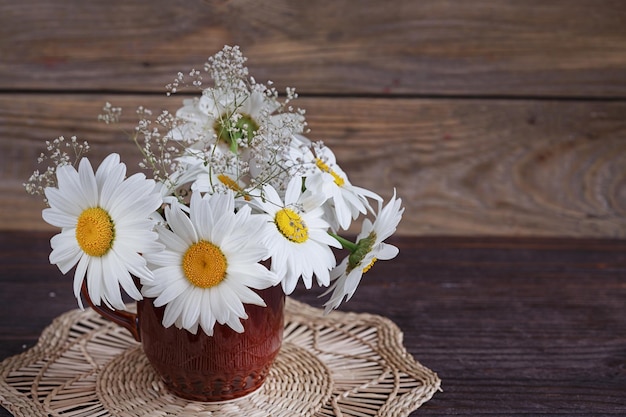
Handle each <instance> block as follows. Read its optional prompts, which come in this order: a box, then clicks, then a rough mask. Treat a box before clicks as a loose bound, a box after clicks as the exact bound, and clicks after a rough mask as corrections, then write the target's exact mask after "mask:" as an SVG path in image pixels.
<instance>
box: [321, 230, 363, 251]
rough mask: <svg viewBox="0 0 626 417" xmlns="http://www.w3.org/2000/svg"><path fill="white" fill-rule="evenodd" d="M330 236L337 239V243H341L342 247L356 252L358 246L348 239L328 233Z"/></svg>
mask: <svg viewBox="0 0 626 417" xmlns="http://www.w3.org/2000/svg"><path fill="white" fill-rule="evenodd" d="M328 234H329V235H331V236H332V237H334V238H335V239H337V241H338V242H339V243H341V246H342V247H343V248H344V249H348V250H349V251H350V252H354V251H355V250H356V249H357V244H356V243H353V242H350V241H349V240H348V239H345V238H343V237H341V236H339V235H336V234H334V233H331V232H328Z"/></svg>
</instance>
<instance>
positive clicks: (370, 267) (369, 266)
mask: <svg viewBox="0 0 626 417" xmlns="http://www.w3.org/2000/svg"><path fill="white" fill-rule="evenodd" d="M377 260H378V259H376V258H372V261H371V262H370V263H369V264H367V266H366V267H365V268H363V273H366V272H367V271H369V270H370V269H372V267H373V266H374V264H375V263H376V261H377Z"/></svg>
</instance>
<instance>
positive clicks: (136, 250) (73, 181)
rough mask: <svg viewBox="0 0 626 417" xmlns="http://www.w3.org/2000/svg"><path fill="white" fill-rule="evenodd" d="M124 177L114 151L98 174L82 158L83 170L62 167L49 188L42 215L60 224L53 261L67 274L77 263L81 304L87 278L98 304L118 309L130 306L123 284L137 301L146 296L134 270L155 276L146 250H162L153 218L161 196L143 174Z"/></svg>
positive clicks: (76, 292) (123, 167)
mask: <svg viewBox="0 0 626 417" xmlns="http://www.w3.org/2000/svg"><path fill="white" fill-rule="evenodd" d="M125 175H126V165H124V164H123V163H120V157H119V155H117V154H111V155H109V156H108V157H107V158H106V159H105V160H104V161H103V162H102V164H101V165H100V166H99V167H98V170H97V171H96V173H95V175H94V172H93V169H92V167H91V164H90V162H89V160H88V159H87V158H83V159H81V161H80V164H79V166H78V171H77V170H76V169H75V168H74V167H73V166H71V165H62V166H59V167H57V170H56V177H57V184H58V188H54V187H48V188H46V190H45V195H46V198H47V199H48V202H49V204H50V207H49V208H47V209H44V210H43V213H42V216H43V219H44V220H45V221H46V222H47V223H49V224H51V225H53V226H56V227H60V228H61V233H59V234H57V235H55V236H54V237H53V238H52V239H51V241H50V243H51V245H52V252H51V253H50V262H51V263H53V264H56V265H57V266H58V267H59V269H60V270H61V272H62V273H64V274H65V273H67V272H68V271H69V270H70V269H72V268H73V267H74V266H76V271H75V273H74V295H75V296H76V298H77V299H78V303H79V305H80V306H81V308H82V302H81V299H80V290H81V286H82V285H83V281H84V279H85V277H86V278H87V288H88V290H89V297H90V298H91V300H92V301H93V303H94V304H95V305H100V304H101V302H104V303H105V304H106V305H108V306H110V307H113V308H116V309H124V308H125V304H124V302H123V301H122V296H121V292H120V286H121V287H122V288H123V289H124V291H125V292H126V293H127V294H128V295H130V296H131V297H132V298H133V299H135V300H140V299H141V293H140V292H139V290H137V288H136V287H135V285H134V283H133V279H132V277H131V274H132V275H134V276H136V277H139V278H141V279H144V280H146V281H149V280H151V279H152V273H151V272H150V270H149V269H148V268H147V267H146V260H145V259H144V258H143V257H142V255H141V254H147V253H150V252H155V251H158V250H160V249H161V245H160V244H158V243H157V242H156V240H157V234H156V233H155V232H154V231H152V229H153V222H152V221H151V220H149V217H150V215H151V214H152V213H153V212H154V211H155V210H156V209H157V208H158V207H159V206H160V205H161V196H160V194H159V193H158V192H157V191H156V188H155V183H154V181H153V180H148V179H146V178H145V176H144V175H143V174H135V175H133V176H131V177H129V178H126V179H124V177H125Z"/></svg>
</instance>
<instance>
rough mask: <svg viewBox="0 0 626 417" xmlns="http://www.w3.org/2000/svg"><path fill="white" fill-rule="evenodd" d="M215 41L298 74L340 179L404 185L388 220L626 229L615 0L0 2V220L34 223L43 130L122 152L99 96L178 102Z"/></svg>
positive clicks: (623, 92)
mask: <svg viewBox="0 0 626 417" xmlns="http://www.w3.org/2000/svg"><path fill="white" fill-rule="evenodd" d="M224 44H230V45H240V46H241V48H242V50H243V52H244V54H245V55H246V56H248V58H249V67H250V71H251V74H252V75H254V77H255V78H256V79H257V80H259V81H265V80H268V79H271V80H273V81H274V83H275V86H276V87H277V88H279V89H281V90H282V89H284V87H285V86H291V87H296V88H297V91H298V92H299V94H300V97H301V99H299V105H300V106H301V107H304V108H306V109H307V115H308V120H309V125H310V128H311V135H310V136H311V137H312V138H314V139H323V140H324V141H325V142H326V143H327V144H329V145H330V146H331V147H333V148H334V149H335V151H336V153H337V155H338V158H339V161H340V163H341V165H342V166H343V168H344V169H345V170H346V171H347V172H348V173H349V175H350V178H351V180H352V182H354V183H357V184H360V185H363V186H366V187H368V188H371V189H374V190H375V191H377V192H379V193H380V194H382V195H384V196H385V197H388V196H389V195H390V194H391V192H392V189H393V187H396V188H397V190H398V194H399V195H400V196H401V197H402V198H403V199H404V202H405V206H406V208H407V210H406V214H405V219H404V220H403V222H402V223H401V226H400V229H399V233H400V234H404V235H507V236H522V235H524V236H568V237H604V238H624V237H626V2H623V1H621V0H614V1H611V0H554V1H545V0H527V1H513V0H473V1H464V0H406V1H402V0H386V1H378V0H334V1H329V0H307V1H305V2H296V1H288V0H230V1H229V0H205V1H199V0H167V1H166V0H151V1H132V2H129V1H126V0H109V1H107V2H99V1H84V0H64V1H54V0H22V1H19V2H15V1H12V0H0V167H1V173H0V202H1V203H2V204H0V230H16V231H19V230H25V229H44V230H45V229H46V228H47V226H46V225H45V224H44V223H43V221H42V220H41V218H40V210H41V208H42V205H41V204H40V202H39V201H38V200H37V199H34V198H32V197H30V196H27V195H26V193H25V192H24V191H23V188H22V183H23V182H24V180H25V179H26V178H27V177H28V176H29V174H30V173H31V172H32V170H33V169H34V161H35V159H36V157H37V155H38V154H39V152H40V151H41V149H42V143H43V140H46V139H53V138H55V137H57V136H60V135H64V136H66V137H68V136H71V135H77V136H78V137H79V138H80V139H85V140H88V141H89V142H90V143H91V144H92V148H93V150H92V153H91V155H92V157H93V158H95V159H101V158H102V157H103V156H104V155H105V154H106V153H108V152H111V151H118V152H121V153H122V154H123V158H124V159H125V160H126V161H127V162H129V163H131V164H132V163H133V162H134V161H136V159H137V158H136V157H135V154H134V151H133V147H132V145H131V144H130V143H129V142H128V141H127V139H126V137H125V136H124V135H123V134H120V132H119V131H118V130H116V129H115V128H111V127H110V126H105V125H103V124H100V123H98V122H97V120H96V116H97V115H98V113H99V111H100V108H101V107H102V104H103V103H104V102H105V101H111V102H113V103H114V104H115V105H121V106H123V107H125V108H127V109H134V108H135V107H136V106H137V105H140V104H142V105H146V106H147V107H150V108H153V109H161V108H165V109H169V110H175V109H176V108H178V107H179V105H180V100H181V99H182V98H181V97H178V96H174V97H171V98H166V97H165V95H164V94H162V93H163V92H164V86H165V84H167V83H168V82H170V81H171V80H172V79H173V77H174V75H175V74H176V73H177V72H178V71H187V70H189V69H191V68H199V67H200V66H201V65H202V63H203V62H204V61H205V60H206V58H207V57H208V56H209V55H212V54H213V53H214V52H216V51H217V50H219V49H221V47H222V46H223V45H224ZM129 113H132V112H129ZM128 120H129V123H130V122H132V118H129V119H128ZM128 126H130V124H129V125H128Z"/></svg>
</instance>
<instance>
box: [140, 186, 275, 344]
mask: <svg viewBox="0 0 626 417" xmlns="http://www.w3.org/2000/svg"><path fill="white" fill-rule="evenodd" d="M189 208H190V211H189V216H188V215H187V214H185V212H184V211H183V210H182V209H181V207H180V205H179V204H173V205H172V206H167V207H166V209H165V217H166V220H167V223H168V225H169V227H170V229H171V230H168V229H166V228H165V227H161V228H159V237H160V240H161V241H162V242H163V243H164V244H165V246H166V249H165V250H164V251H162V252H160V253H156V254H151V255H150V256H149V257H148V260H149V261H150V263H151V264H152V265H155V269H154V280H153V281H151V282H145V283H143V284H144V286H143V287H142V292H143V294H144V296H146V297H151V298H155V300H154V305H155V306H157V307H159V306H163V305H165V306H166V307H165V313H164V316H163V325H164V326H165V327H169V326H171V325H172V324H175V325H176V327H178V328H184V329H187V330H189V331H190V332H192V333H196V332H197V330H198V326H200V327H201V328H202V329H203V330H204V331H205V333H207V334H208V335H212V334H213V327H214V325H215V323H216V322H217V323H220V324H226V325H228V326H230V327H231V328H232V329H234V330H235V331H237V332H242V331H243V325H242V324H241V321H240V319H246V318H247V314H246V311H245V308H244V306H243V304H244V303H248V304H255V305H260V306H265V303H264V301H263V299H262V298H261V297H260V296H259V295H258V294H257V293H255V292H254V291H253V290H252V288H254V289H259V290H261V289H264V288H268V287H271V286H273V285H276V284H278V278H277V276H276V275H275V274H274V273H272V272H271V271H268V270H267V268H265V267H264V266H263V265H261V264H260V263H259V261H261V260H264V259H266V258H267V250H266V249H265V248H264V247H263V246H262V245H260V244H259V243H258V240H257V239H255V237H257V236H259V234H260V229H262V228H263V223H262V222H261V221H260V218H259V216H257V215H252V214H251V210H250V207H247V206H246V207H243V208H242V209H240V210H239V211H237V213H235V206H234V197H233V195H232V193H231V192H228V193H226V194H213V195H209V194H207V195H205V197H204V198H202V196H201V195H200V193H197V192H194V193H193V194H192V196H191V203H190V207H189Z"/></svg>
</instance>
